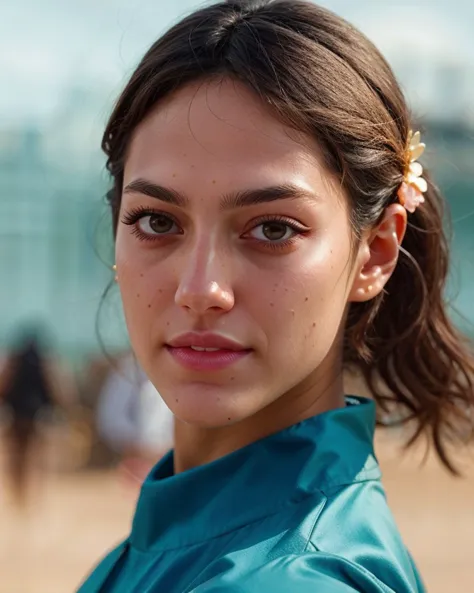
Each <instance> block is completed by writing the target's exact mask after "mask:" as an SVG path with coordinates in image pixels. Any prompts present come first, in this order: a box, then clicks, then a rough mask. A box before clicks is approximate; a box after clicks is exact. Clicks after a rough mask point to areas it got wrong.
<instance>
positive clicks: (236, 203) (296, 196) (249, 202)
mask: <svg viewBox="0 0 474 593" xmlns="http://www.w3.org/2000/svg"><path fill="white" fill-rule="evenodd" d="M301 199H306V200H316V199H317V196H316V194H314V193H313V192H312V191H310V190H307V189H304V188H302V187H299V186H297V185H292V184H283V185H274V186H271V187H263V188H260V189H248V190H244V191H239V192H236V193H231V194H226V195H224V196H223V198H222V201H221V208H222V209H224V210H228V209H233V208H245V207H246V206H255V205H257V204H265V203H267V202H275V201H277V200H301Z"/></svg>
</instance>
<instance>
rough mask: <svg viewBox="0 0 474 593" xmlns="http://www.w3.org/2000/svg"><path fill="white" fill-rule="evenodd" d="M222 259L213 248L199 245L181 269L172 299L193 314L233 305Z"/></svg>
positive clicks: (216, 310)
mask: <svg viewBox="0 0 474 593" xmlns="http://www.w3.org/2000/svg"><path fill="white" fill-rule="evenodd" d="M223 260H224V258H223V257H222V256H221V257H218V254H217V251H216V249H215V248H213V247H212V246H209V245H201V246H198V247H197V248H195V250H194V252H193V253H192V255H190V256H188V257H187V258H186V259H185V261H184V263H183V266H182V268H181V274H180V279H179V284H178V289H177V291H176V295H175V302H176V304H177V305H178V306H180V307H184V308H185V309H188V310H189V311H190V312H193V313H195V314H196V315H204V314H205V313H208V312H210V311H215V312H221V313H225V312H227V311H230V310H231V309H232V308H233V306H234V302H235V301H234V292H233V290H232V288H231V285H230V282H229V281H228V277H227V274H226V265H225V261H223Z"/></svg>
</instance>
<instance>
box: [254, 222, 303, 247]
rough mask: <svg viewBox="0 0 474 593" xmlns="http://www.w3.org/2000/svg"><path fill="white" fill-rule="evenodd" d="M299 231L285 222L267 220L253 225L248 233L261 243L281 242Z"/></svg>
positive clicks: (289, 238)
mask: <svg viewBox="0 0 474 593" xmlns="http://www.w3.org/2000/svg"><path fill="white" fill-rule="evenodd" d="M300 232H301V231H299V230H298V229H297V228H295V227H294V226H292V225H291V224H289V223H287V222H284V221H280V220H268V221H265V222H261V223H260V224H258V225H257V226H255V227H254V228H253V229H252V230H251V231H250V232H249V233H248V235H249V236H251V237H252V238H253V239H258V240H259V241H261V242H262V243H283V242H285V241H289V240H291V239H293V237H295V235H298V234H299V233H300Z"/></svg>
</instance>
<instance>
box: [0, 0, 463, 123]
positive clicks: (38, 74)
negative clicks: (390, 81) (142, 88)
mask: <svg viewBox="0 0 474 593" xmlns="http://www.w3.org/2000/svg"><path fill="white" fill-rule="evenodd" d="M320 3H321V4H323V5H324V6H327V7H328V8H331V9H333V10H334V11H335V12H337V13H339V14H341V15H342V16H344V17H346V18H348V19H349V20H350V21H352V22H353V23H354V24H355V25H357V26H359V27H360V28H361V29H362V30H364V32H366V33H367V34H368V35H369V37H371V38H372V39H373V40H374V41H375V42H376V43H377V44H378V45H379V47H380V48H381V49H382V51H383V52H384V53H385V54H386V56H387V57H388V59H389V60H390V61H391V62H392V64H393V65H394V67H395V69H396V71H397V72H398V73H400V75H401V77H402V79H403V80H406V81H407V82H406V84H407V85H408V86H409V87H410V92H411V93H412V96H413V97H414V99H415V100H416V99H417V98H418V99H419V100H420V102H421V104H422V105H423V106H425V105H426V109H427V110H428V111H429V110H430V109H431V108H433V106H432V104H433V102H434V100H435V99H434V97H433V95H437V104H438V105H439V104H440V102H441V103H442V104H443V105H446V104H447V101H448V100H450V99H452V95H450V92H451V91H452V89H451V91H450V89H444V95H443V88H441V89H438V88H437V90H436V91H434V90H433V87H432V85H431V82H430V80H428V79H429V77H430V76H431V77H433V74H432V73H431V74H430V68H431V67H432V65H433V64H438V63H439V62H440V61H443V62H445V63H446V66H447V67H451V66H452V65H453V64H454V65H458V66H457V67H459V68H460V69H461V70H460V71H462V72H465V73H466V75H465V81H464V82H465V89H464V90H463V93H465V94H466V97H465V98H464V102H465V103H467V102H469V103H472V101H473V100H474V83H473V81H474V34H473V31H474V3H472V2H470V1H468V0H434V1H430V0H411V1H410V0H357V1H354V0H321V2H320ZM199 4H200V3H199V2H196V0H80V1H76V2H72V1H71V0H41V1H38V0H16V1H14V2H13V1H12V2H8V1H7V2H1V3H0V89H2V92H1V94H0V120H1V121H3V122H5V121H14V120H17V119H21V120H23V119H25V118H28V119H37V118H40V119H41V118H45V117H47V116H48V115H51V114H52V113H54V112H55V110H56V109H57V108H58V105H59V104H61V102H62V101H64V96H65V92H66V90H67V89H68V88H69V87H71V85H76V86H78V87H81V86H85V87H87V88H90V89H94V92H97V93H98V95H100V96H101V97H103V99H102V100H104V101H106V102H107V97H108V96H109V95H110V96H111V97H112V96H113V95H114V94H115V93H116V92H117V91H118V90H119V88H120V86H121V84H122V83H123V81H124V80H125V78H126V76H127V74H128V73H130V70H131V68H132V67H133V66H134V64H135V63H136V61H137V60H138V59H139V57H140V55H141V54H142V53H143V52H144V51H145V50H146V49H147V47H148V46H149V45H150V44H151V43H152V42H153V41H154V39H155V38H156V37H158V36H159V34H160V33H161V32H162V31H163V30H164V29H166V28H167V27H168V26H169V25H170V24H171V23H172V22H174V21H175V20H177V19H178V18H179V17H180V16H181V15H183V14H185V13H187V12H188V11H189V10H191V9H192V8H194V7H196V6H198V5H199ZM420 65H421V66H420ZM415 66H419V67H420V68H421V71H422V72H421V74H419V73H418V70H417V69H416V68H415ZM469 72H470V73H469ZM463 84H464V83H463ZM463 88H464V87H463ZM438 95H440V96H438ZM458 99H459V98H453V100H458ZM459 100H460V99H459ZM424 108H425V107H424Z"/></svg>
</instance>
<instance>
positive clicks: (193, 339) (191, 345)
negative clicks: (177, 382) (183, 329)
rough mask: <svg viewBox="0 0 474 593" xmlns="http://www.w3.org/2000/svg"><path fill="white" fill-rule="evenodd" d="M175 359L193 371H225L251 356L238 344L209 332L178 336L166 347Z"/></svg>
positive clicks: (247, 350)
mask: <svg viewBox="0 0 474 593" xmlns="http://www.w3.org/2000/svg"><path fill="white" fill-rule="evenodd" d="M166 348H167V350H168V352H169V353H170V354H171V355H172V356H173V358H174V359H175V360H176V362H178V363H179V364H181V365H182V366H184V367H185V368H187V369H189V370H193V371H217V370H221V369H224V368H226V367H228V366H230V365H232V364H234V363H236V362H237V361H239V360H241V359H242V358H245V357H246V356H247V355H248V354H250V352H251V349H248V348H244V347H243V346H242V345H241V344H239V343H238V342H235V341H234V340H230V339H228V338H225V337H224V336H220V335H219V334H213V333H208V332H189V333H186V334H182V335H180V336H177V337H176V338H174V339H172V340H170V342H168V344H167V345H166Z"/></svg>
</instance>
